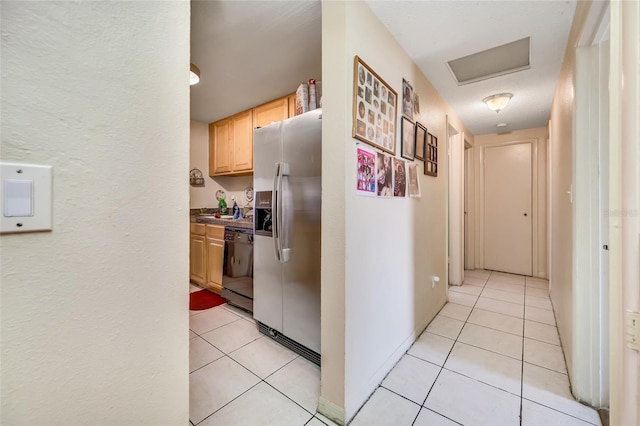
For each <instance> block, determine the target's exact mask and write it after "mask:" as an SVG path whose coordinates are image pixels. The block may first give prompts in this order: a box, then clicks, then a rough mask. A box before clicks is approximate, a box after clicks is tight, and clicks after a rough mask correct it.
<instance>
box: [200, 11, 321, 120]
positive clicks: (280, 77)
mask: <svg viewBox="0 0 640 426" xmlns="http://www.w3.org/2000/svg"><path fill="white" fill-rule="evenodd" d="M320 15H321V11H320V1H319V0H318V1H265V0H260V1H244V0H242V1H239V0H226V1H196V0H193V1H192V2H191V62H192V63H194V64H195V65H196V66H197V67H198V68H200V83H198V84H196V85H195V86H191V119H192V120H196V121H201V122H205V123H210V122H212V121H216V120H219V119H221V118H225V117H228V116H230V115H232V114H235V113H237V112H241V111H244V110H246V109H249V108H252V107H254V106H257V105H260V104H262V103H264V102H268V101H270V100H273V99H276V98H279V97H282V96H284V95H287V94H289V93H293V92H295V91H296V88H297V87H298V85H299V84H300V83H302V82H305V81H308V80H309V79H310V78H315V79H317V80H321V78H322V77H321V71H322V32H321V31H322V29H321V24H322V20H321V16H320Z"/></svg>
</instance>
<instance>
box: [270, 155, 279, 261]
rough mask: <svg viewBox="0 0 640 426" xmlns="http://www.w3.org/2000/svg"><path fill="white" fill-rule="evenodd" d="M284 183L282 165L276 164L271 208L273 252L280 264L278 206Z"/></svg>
mask: <svg viewBox="0 0 640 426" xmlns="http://www.w3.org/2000/svg"><path fill="white" fill-rule="evenodd" d="M281 182H282V176H280V163H276V166H275V171H274V172H273V192H272V193H271V207H272V209H273V213H272V218H271V219H272V225H273V251H274V253H275V256H276V260H277V261H278V262H280V227H279V223H278V222H279V220H280V212H279V209H278V204H279V202H280V196H279V194H278V189H279V187H280V184H281Z"/></svg>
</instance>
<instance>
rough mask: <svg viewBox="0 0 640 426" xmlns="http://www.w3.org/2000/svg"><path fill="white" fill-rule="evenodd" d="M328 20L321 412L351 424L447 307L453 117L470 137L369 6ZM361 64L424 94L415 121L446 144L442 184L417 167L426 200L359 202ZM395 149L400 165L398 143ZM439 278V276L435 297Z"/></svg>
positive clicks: (349, 7) (336, 5) (327, 12)
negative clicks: (356, 75) (356, 109)
mask: <svg viewBox="0 0 640 426" xmlns="http://www.w3.org/2000/svg"><path fill="white" fill-rule="evenodd" d="M322 12H323V16H322V24H323V72H322V74H323V79H324V82H323V91H324V93H323V97H324V98H323V100H324V105H325V108H324V115H323V121H324V123H323V132H324V133H323V233H322V238H323V240H322V245H323V251H322V255H323V257H322V327H323V334H322V359H323V365H322V389H321V397H322V399H321V410H323V411H325V412H326V411H327V410H325V409H324V408H327V407H328V408H336V407H337V409H336V410H334V413H336V414H338V415H339V411H340V410H339V409H340V408H342V409H345V412H344V419H341V420H345V419H346V420H349V419H350V418H351V417H352V416H353V415H354V414H355V413H356V411H357V410H358V409H359V408H360V407H361V405H362V404H363V403H364V402H365V400H366V399H367V398H368V397H369V395H370V394H371V393H372V392H373V391H374V390H375V387H376V386H377V385H378V384H379V383H380V382H381V381H382V379H383V378H384V376H385V375H386V374H387V372H388V371H389V370H390V369H391V368H392V367H393V365H394V364H395V363H396V362H397V361H398V359H399V358H400V357H401V356H402V354H403V353H404V352H405V351H406V350H407V349H408V348H409V346H410V345H411V343H413V341H414V339H415V338H416V337H417V335H418V334H419V333H420V332H421V331H422V330H423V329H424V327H425V326H426V325H427V324H428V322H429V321H430V320H431V319H432V318H433V317H434V316H435V315H436V313H437V312H438V311H439V309H440V308H441V307H442V306H443V305H444V303H445V298H446V294H445V287H444V283H445V277H446V275H445V274H446V247H447V241H446V238H447V230H446V220H447V166H446V149H444V148H443V147H444V146H445V144H444V142H445V139H446V137H445V135H446V134H445V131H446V129H445V123H446V121H445V120H446V115H448V116H449V120H450V121H451V122H452V124H453V125H454V126H455V127H456V129H458V130H460V131H464V132H465V135H467V136H468V138H469V139H471V140H472V138H473V136H472V135H471V133H470V132H468V131H467V129H466V128H465V127H464V125H463V124H462V123H461V122H460V121H459V119H457V117H456V116H455V114H454V113H453V111H452V110H451V109H450V108H449V107H448V105H447V104H446V103H445V102H444V100H443V99H442V98H441V97H440V95H439V94H438V93H437V92H436V91H435V89H434V88H433V86H431V84H430V83H429V82H428V81H427V79H426V78H425V77H424V75H423V74H422V73H421V72H420V70H419V69H418V68H417V67H416V65H415V64H414V63H413V62H412V61H411V59H410V58H409V57H408V55H407V54H406V53H405V52H404V51H403V49H402V48H401V47H400V46H399V45H398V43H397V42H396V41H395V39H393V37H392V36H391V35H390V34H389V32H388V31H387V29H386V28H385V27H384V26H383V25H382V24H381V23H380V21H379V20H378V19H377V18H376V17H375V16H374V15H373V13H372V12H371V11H370V9H369V8H368V6H367V5H366V4H365V3H363V2H359V1H349V2H323V9H322ZM425 42H429V41H428V40H425ZM434 42H435V41H434ZM355 55H358V56H360V57H361V58H362V59H363V60H364V61H365V62H366V63H367V64H368V65H369V66H371V67H372V68H373V70H374V71H375V72H376V73H378V74H379V75H380V76H381V77H382V78H383V79H384V80H385V81H386V82H387V83H388V84H390V85H391V87H393V89H394V90H395V91H396V92H398V93H401V88H402V78H403V77H404V78H406V79H407V80H409V81H410V82H411V83H412V84H413V87H414V90H415V91H417V92H418V93H419V95H420V101H421V105H420V111H421V112H422V114H421V115H420V116H419V117H418V121H420V122H421V123H423V124H425V125H426V126H427V128H428V129H429V131H430V132H432V133H433V134H435V135H436V136H437V137H438V139H439V142H440V150H439V165H440V166H439V171H438V177H437V178H433V177H428V176H424V175H422V166H421V165H420V166H419V173H420V185H421V189H422V198H419V199H409V198H405V199H377V198H369V197H360V196H357V195H356V194H355V180H354V179H355V176H356V141H355V139H353V138H352V137H351V124H352V123H351V117H352V99H353V98H352V96H353V61H354V56H355ZM397 124H398V126H399V125H400V116H398V121H397ZM398 130H399V128H398ZM398 133H399V132H398ZM396 146H397V156H398V157H399V156H400V153H399V147H400V143H399V137H397V142H396ZM433 275H438V276H440V277H441V282H440V285H439V286H438V287H436V288H435V289H432V288H431V277H432V276H433ZM342 315H344V318H345V320H344V326H342V324H341V323H340V319H341V317H342ZM329 327H332V328H329ZM340 358H344V364H342V363H341V361H340ZM327 402H328V403H327ZM332 404H333V405H332ZM330 414H331V413H330ZM334 418H335V417H334Z"/></svg>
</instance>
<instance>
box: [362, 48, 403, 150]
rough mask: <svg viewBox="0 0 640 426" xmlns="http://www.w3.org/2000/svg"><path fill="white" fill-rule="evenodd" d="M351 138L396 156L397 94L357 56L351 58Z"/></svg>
mask: <svg viewBox="0 0 640 426" xmlns="http://www.w3.org/2000/svg"><path fill="white" fill-rule="evenodd" d="M353 65H354V78H353V128H352V136H353V137H354V138H356V139H358V140H361V141H362V142H366V143H367V144H369V145H371V146H373V147H375V148H378V149H381V150H382V151H386V152H388V153H390V154H394V155H395V153H396V132H395V130H396V108H397V101H398V98H397V94H396V92H395V91H394V90H393V89H392V88H391V87H390V86H389V85H388V84H387V83H386V82H385V81H384V80H383V79H382V78H381V77H380V76H379V75H378V74H376V73H375V72H374V71H373V70H372V69H371V68H370V67H369V66H368V65H367V64H366V63H365V62H364V61H363V60H362V59H360V58H359V57H358V56H356V57H355V58H354V64H353Z"/></svg>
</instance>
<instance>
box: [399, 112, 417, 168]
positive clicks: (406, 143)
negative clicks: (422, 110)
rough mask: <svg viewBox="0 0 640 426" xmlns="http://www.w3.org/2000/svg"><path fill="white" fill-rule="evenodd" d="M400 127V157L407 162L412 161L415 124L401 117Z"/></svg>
mask: <svg viewBox="0 0 640 426" xmlns="http://www.w3.org/2000/svg"><path fill="white" fill-rule="evenodd" d="M400 127H401V130H400V135H401V139H400V145H401V146H400V156H401V157H402V158H406V159H407V160H413V159H414V158H415V154H416V138H415V132H416V130H415V124H414V123H413V121H411V120H409V119H408V118H407V117H405V116H402V121H401V122H400Z"/></svg>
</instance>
